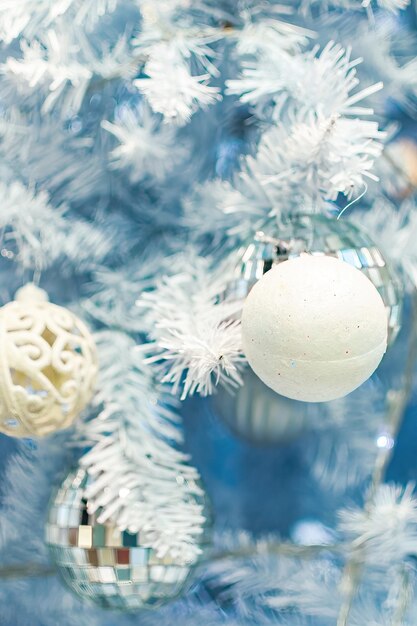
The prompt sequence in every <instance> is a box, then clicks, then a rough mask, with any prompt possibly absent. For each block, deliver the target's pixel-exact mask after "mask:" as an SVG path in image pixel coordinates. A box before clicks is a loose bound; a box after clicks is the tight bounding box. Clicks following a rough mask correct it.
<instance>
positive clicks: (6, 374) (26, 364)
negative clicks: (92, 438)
mask: <svg viewBox="0 0 417 626" xmlns="http://www.w3.org/2000/svg"><path fill="white" fill-rule="evenodd" d="M0 341H1V347H2V350H1V365H0V367H1V373H0V398H1V399H0V431H1V432H3V433H6V434H7V435H11V436H13V437H42V436H45V435H48V434H50V433H53V432H55V431H57V430H61V429H63V428H67V427H68V426H70V425H71V424H72V422H73V421H74V419H75V418H76V417H77V415H78V414H79V413H80V411H82V409H84V408H85V406H86V405H87V404H88V402H89V400H90V399H91V396H92V394H93V386H94V382H95V378H96V374H97V359H96V350H95V345H94V341H93V338H92V335H91V333H90V332H89V330H88V329H87V327H86V326H85V325H84V323H83V322H82V321H81V320H80V319H78V317H77V316H75V315H74V314H73V313H71V312H70V311H68V310H67V309H65V308H63V307H61V306H57V305H56V304H52V303H51V302H49V301H48V296H47V294H46V292H45V291H43V290H42V289H39V288H38V287H35V285H33V284H28V285H26V286H25V287H23V288H22V289H20V290H19V291H18V292H17V294H16V299H15V300H14V301H13V302H10V303H8V304H6V305H5V306H3V307H1V308H0Z"/></svg>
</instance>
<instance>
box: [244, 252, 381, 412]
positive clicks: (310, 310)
mask: <svg viewBox="0 0 417 626" xmlns="http://www.w3.org/2000/svg"><path fill="white" fill-rule="evenodd" d="M387 328H388V320H387V313H386V309H385V306H384V303H383V301H382V298H381V296H380V295H379V293H378V291H377V289H376V288H375V287H374V285H373V284H372V283H371V281H370V280H369V279H368V278H367V277H366V276H364V274H363V273H362V272H360V271H359V270H358V269H356V268H354V267H352V266H351V265H349V264H348V263H345V262H344V261H340V260H339V259H336V258H333V257H329V256H311V255H308V254H303V255H301V256H299V257H297V258H294V259H290V260H288V261H285V262H283V263H279V264H278V265H276V266H274V267H273V268H272V269H271V270H269V272H267V273H266V274H264V276H263V277H262V278H261V279H260V280H259V281H258V282H257V283H256V284H255V286H254V287H253V288H252V290H251V291H250V293H249V295H248V297H247V299H246V301H245V304H244V307H243V314H242V338H243V348H244V351H245V354H246V357H247V359H248V362H249V365H250V366H251V367H252V369H253V370H254V372H255V374H257V375H258V376H259V378H260V379H261V380H262V381H263V382H264V383H265V384H266V385H268V387H271V389H273V390H274V391H276V392H277V393H279V394H281V395H283V396H287V397H288V398H293V399H295V400H302V401H304V402H326V401H328V400H335V399H336V398H341V397H343V396H345V395H347V394H348V393H350V392H351V391H353V390H354V389H356V388H357V387H359V386H360V385H361V384H362V383H363V382H365V380H367V379H368V378H369V377H370V376H371V374H372V373H373V372H374V371H375V369H376V368H377V366H378V364H379V363H380V361H381V359H382V357H383V355H384V353H385V350H386V346H387Z"/></svg>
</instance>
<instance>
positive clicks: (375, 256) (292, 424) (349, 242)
mask: <svg viewBox="0 0 417 626" xmlns="http://www.w3.org/2000/svg"><path fill="white" fill-rule="evenodd" d="M306 252H307V253H309V254H312V255H317V256H323V255H326V256H331V257H335V258H337V259H340V260H342V261H345V262H346V263H349V264H350V265H353V266H354V267H355V268H357V269H359V270H360V271H361V272H363V273H364V274H365V276H366V277H367V278H368V279H369V280H370V281H371V282H372V283H373V285H374V286H375V287H376V289H377V290H378V292H379V293H380V295H381V297H382V300H383V302H384V304H385V307H386V310H387V317H388V346H390V345H392V344H393V343H394V341H395V339H396V337H397V335H398V332H399V330H400V327H401V315H402V299H403V285H402V282H401V280H400V278H399V275H398V274H397V272H396V271H395V270H394V269H393V268H392V267H391V266H390V264H389V263H388V262H387V261H386V259H385V257H384V255H383V254H382V253H381V251H380V250H379V248H378V247H377V246H376V245H375V244H374V243H373V242H372V241H371V239H370V238H369V237H368V236H367V235H366V234H365V233H363V232H362V231H361V230H360V229H359V228H358V227H357V226H355V225H354V224H352V223H351V222H349V221H348V220H347V219H345V218H342V219H340V220H337V219H336V218H335V217H330V216H326V215H322V214H319V215H314V214H310V215H294V216H291V217H289V218H287V219H286V220H285V221H283V223H282V224H281V225H280V226H278V225H276V224H274V225H273V226H272V227H270V228H268V229H265V232H258V233H257V234H256V235H255V237H254V238H253V239H252V241H250V242H249V243H248V244H247V245H246V246H244V247H243V248H242V249H241V250H240V251H239V258H238V262H237V264H236V268H235V271H234V276H233V279H232V280H231V282H230V283H229V285H228V287H227V290H226V294H225V299H227V300H242V301H243V300H244V299H245V298H246V296H247V295H248V293H249V291H250V290H251V288H252V287H253V285H254V284H255V283H256V282H257V281H258V280H259V279H260V278H261V277H262V276H263V275H264V274H265V273H266V272H268V271H269V270H270V269H271V268H272V267H273V266H274V265H276V264H278V263H281V262H283V261H287V260H288V259H291V258H294V257H297V256H300V254H302V253H306ZM214 407H215V410H216V412H217V413H218V414H219V415H220V416H221V417H222V419H223V420H224V421H225V422H226V423H227V424H228V425H229V426H230V428H231V429H232V430H233V431H234V432H236V433H237V434H239V435H240V436H242V437H243V438H245V439H247V440H249V441H251V442H252V443H258V444H265V443H277V442H280V441H285V440H288V439H291V438H293V437H295V436H297V435H298V434H299V433H300V431H302V430H303V429H304V428H305V426H306V425H307V424H308V423H309V421H310V419H309V417H310V416H309V413H310V408H311V407H310V405H309V403H300V402H298V401H296V400H290V399H289V398H284V397H283V396H280V395H278V394H277V393H275V392H274V391H272V390H271V389H269V387H267V386H266V385H265V384H264V383H263V382H262V381H261V380H260V379H259V378H258V377H257V376H256V374H254V372H253V371H252V370H251V369H250V368H248V369H247V370H246V371H245V373H244V384H243V386H242V387H241V388H239V389H238V390H237V391H235V392H234V395H231V394H230V393H229V392H228V391H226V390H224V389H219V392H218V394H217V395H216V396H215V397H214Z"/></svg>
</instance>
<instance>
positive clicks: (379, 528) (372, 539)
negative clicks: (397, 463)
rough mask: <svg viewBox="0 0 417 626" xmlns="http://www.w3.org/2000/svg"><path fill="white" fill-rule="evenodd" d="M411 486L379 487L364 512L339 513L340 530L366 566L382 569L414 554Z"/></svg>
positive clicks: (415, 513)
mask: <svg viewBox="0 0 417 626" xmlns="http://www.w3.org/2000/svg"><path fill="white" fill-rule="evenodd" d="M413 490H414V485H412V484H409V485H407V487H405V488H404V487H400V486H398V485H392V484H390V485H381V486H380V487H379V488H378V489H377V491H376V493H375V494H374V495H373V497H372V500H371V502H370V504H369V506H367V507H366V509H362V508H358V507H357V508H351V509H345V510H343V511H341V512H340V525H339V526H340V529H341V530H342V531H343V532H344V533H345V534H346V535H347V536H348V537H349V538H351V541H352V544H351V545H352V548H353V549H354V550H359V549H360V550H361V551H362V552H361V554H362V558H363V559H365V560H366V562H367V563H368V564H373V565H376V566H377V567H384V568H386V567H387V566H388V565H391V564H394V563H398V562H401V561H403V560H404V559H405V558H407V557H408V556H411V555H414V556H415V555H416V554H417V499H416V498H415V496H414V495H413Z"/></svg>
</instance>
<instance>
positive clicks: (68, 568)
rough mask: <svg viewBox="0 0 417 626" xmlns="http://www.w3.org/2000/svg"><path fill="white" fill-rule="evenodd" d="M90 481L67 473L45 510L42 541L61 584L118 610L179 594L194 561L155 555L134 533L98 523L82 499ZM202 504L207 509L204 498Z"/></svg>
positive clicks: (204, 539)
mask: <svg viewBox="0 0 417 626" xmlns="http://www.w3.org/2000/svg"><path fill="white" fill-rule="evenodd" d="M89 480H90V479H89V476H88V474H87V473H86V472H85V471H84V470H83V469H77V470H75V471H73V472H71V473H70V474H69V475H68V476H67V478H66V479H65V481H64V482H63V484H62V485H61V487H60V489H59V490H58V492H57V493H56V495H55V497H54V498H53V500H52V503H51V506H50V508H49V513H48V520H47V524H46V542H47V544H48V545H49V548H50V550H51V555H52V559H53V561H54V562H55V564H56V566H57V570H58V572H59V573H60V574H61V577H62V578H63V579H64V581H65V583H66V584H67V585H68V586H69V587H70V588H71V589H72V590H73V591H74V592H75V593H77V594H78V595H79V596H81V597H82V598H85V599H87V600H90V601H92V602H94V603H96V604H99V605H100V606H101V607H103V608H110V609H119V610H131V611H135V610H140V609H145V608H153V607H155V608H156V607H158V606H161V605H162V604H164V603H166V602H168V601H170V600H172V599H173V598H175V597H176V596H177V595H179V594H180V593H183V592H184V590H185V589H186V588H187V587H188V586H189V583H190V579H191V577H190V574H191V573H192V570H193V567H194V565H195V564H196V563H192V564H186V565H180V564H178V563H177V562H175V561H174V560H173V559H172V558H171V557H165V558H163V559H162V558H159V557H158V556H157V554H156V552H155V550H153V549H152V548H147V547H144V546H142V545H141V542H140V533H139V532H138V533H130V532H128V531H120V530H119V529H118V528H117V527H115V526H114V525H112V524H109V523H106V524H98V523H97V521H96V519H97V513H96V514H93V515H90V514H89V513H88V511H87V500H86V498H85V497H84V494H85V488H86V487H87V486H88V481H89ZM196 499H197V498H196ZM201 504H202V505H203V506H204V512H205V513H206V512H207V508H208V507H207V502H206V501H205V499H204V498H203V497H202V498H201ZM206 517H207V518H208V517H209V516H208V514H207V515H206ZM208 526H209V524H207V528H206V529H205V532H204V533H203V535H202V537H201V539H200V541H199V544H200V546H201V547H202V548H203V549H204V547H205V546H207V544H208V542H209V528H208Z"/></svg>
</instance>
